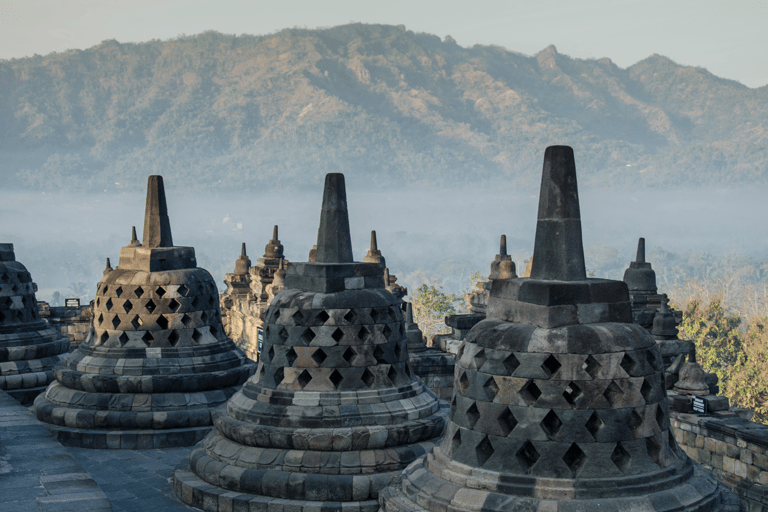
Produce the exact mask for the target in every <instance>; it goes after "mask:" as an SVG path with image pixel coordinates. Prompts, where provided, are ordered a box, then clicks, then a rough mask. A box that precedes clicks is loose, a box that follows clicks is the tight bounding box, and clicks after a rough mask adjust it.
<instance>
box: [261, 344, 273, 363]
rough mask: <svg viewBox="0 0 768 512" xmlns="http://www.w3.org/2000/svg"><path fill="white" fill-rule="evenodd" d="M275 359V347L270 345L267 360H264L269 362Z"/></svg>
mask: <svg viewBox="0 0 768 512" xmlns="http://www.w3.org/2000/svg"><path fill="white" fill-rule="evenodd" d="M274 360H275V347H274V346H272V345H270V346H269V350H267V360H266V361H264V362H265V363H266V362H268V361H269V362H272V361H274Z"/></svg>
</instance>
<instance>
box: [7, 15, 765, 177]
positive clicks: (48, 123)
mask: <svg viewBox="0 0 768 512" xmlns="http://www.w3.org/2000/svg"><path fill="white" fill-rule="evenodd" d="M606 53H607V54H609V53H610V48H606ZM767 120H768V86H766V87H762V88H760V89H749V88H747V87H745V86H743V85H741V84H739V83H737V82H733V81H729V80H724V79H721V78H718V77H716V76H714V75H712V74H710V73H709V72H707V71H706V70H704V69H701V68H693V67H684V66H680V65H677V64H675V63H674V62H672V61H671V60H669V59H667V58H665V57H662V56H659V55H653V56H651V57H648V58H647V59H645V60H643V61H641V62H638V63H637V64H635V65H633V66H631V67H629V68H627V69H622V68H619V67H617V66H616V65H614V64H613V63H612V62H611V61H610V60H609V59H608V58H604V59H599V60H581V59H572V58H570V57H568V56H565V55H561V54H559V53H557V51H556V49H555V48H554V47H552V46H550V47H548V48H545V49H544V50H542V51H541V52H540V53H539V54H537V55H535V56H532V57H529V56H525V55H522V54H519V53H515V52H512V51H508V50H505V49H503V48H499V47H492V46H474V47H472V48H464V47H461V46H459V45H457V44H456V43H455V42H454V41H453V40H452V39H451V38H450V37H446V38H445V39H443V40H441V39H440V38H438V37H437V36H433V35H429V34H417V33H413V32H411V31H408V30H405V29H404V28H403V27H395V26H383V25H363V24H353V25H346V26H341V27H335V28H330V29H318V30H303V29H287V30H283V31H281V32H278V33H275V34H271V35H266V36H247V35H244V36H231V35H223V34H219V33H215V32H206V33H203V34H200V35H197V36H191V37H182V38H178V39H175V40H171V41H151V42H147V43H141V44H120V43H118V42H117V41H114V40H110V41H104V42H103V43H102V44H100V45H98V46H96V47H93V48H90V49H87V50H71V51H67V52H64V53H58V54H51V55H47V56H35V57H31V58H24V59H13V60H0V177H2V180H3V183H4V185H5V186H17V187H20V186H24V187H36V188H42V189H57V190H61V189H64V190H66V189H93V190H103V189H110V190H114V189H120V188H130V189H140V188H142V187H143V186H144V184H145V181H146V176H147V175H148V174H150V173H162V174H164V175H165V176H166V179H170V180H173V182H174V187H179V186H180V187H187V188H191V189H209V188H211V187H215V188H220V189H234V188H238V189H241V190H242V189H246V190H247V189H255V188H259V189H263V188H265V187H267V188H279V189H295V188H302V187H304V186H308V185H310V186H315V185H316V184H317V183H318V182H319V181H320V179H321V177H322V175H323V174H324V173H326V172H330V171H341V172H345V173H346V174H347V175H348V179H351V180H356V179H361V180H362V179H364V180H365V181H366V182H369V183H372V184H375V185H377V186H402V185H403V184H406V183H434V184H436V185H447V184H455V183H457V182H458V183H467V182H479V181H488V182H494V181H497V180H504V181H505V182H507V183H512V184H519V185H525V186H528V185H534V184H535V183H537V182H538V180H539V176H540V172H541V160H542V155H543V151H544V148H545V146H547V145H549V144H555V143H560V144H570V145H572V146H574V148H575V150H576V156H577V165H578V167H579V179H580V182H581V183H582V184H602V185H617V186H624V185H632V186H637V185H664V184H687V183H691V184H721V183H729V184H734V183H738V182H742V183H744V182H751V181H753V180H757V181H759V182H761V183H766V182H768V144H767V142H768V133H767V132H766V123H767V122H768V121H767Z"/></svg>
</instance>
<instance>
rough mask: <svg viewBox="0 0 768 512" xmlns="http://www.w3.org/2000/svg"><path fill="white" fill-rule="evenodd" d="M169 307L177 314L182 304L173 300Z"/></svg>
mask: <svg viewBox="0 0 768 512" xmlns="http://www.w3.org/2000/svg"><path fill="white" fill-rule="evenodd" d="M168 307H169V308H171V311H173V312H174V313H177V312H178V311H179V308H180V307H181V304H179V301H177V300H176V299H171V301H170V302H169V303H168Z"/></svg>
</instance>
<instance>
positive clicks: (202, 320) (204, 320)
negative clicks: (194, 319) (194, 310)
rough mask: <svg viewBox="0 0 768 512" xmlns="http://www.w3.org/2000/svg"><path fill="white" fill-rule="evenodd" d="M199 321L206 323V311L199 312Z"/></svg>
mask: <svg viewBox="0 0 768 512" xmlns="http://www.w3.org/2000/svg"><path fill="white" fill-rule="evenodd" d="M200 321H201V322H203V323H204V324H207V323H208V313H206V312H205V311H203V312H202V313H200Z"/></svg>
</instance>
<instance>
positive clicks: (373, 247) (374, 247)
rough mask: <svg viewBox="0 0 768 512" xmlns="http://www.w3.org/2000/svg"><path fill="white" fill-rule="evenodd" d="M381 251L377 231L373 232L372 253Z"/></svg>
mask: <svg viewBox="0 0 768 512" xmlns="http://www.w3.org/2000/svg"><path fill="white" fill-rule="evenodd" d="M378 250H379V244H378V242H377V241H376V230H375V229H373V230H371V252H373V251H378Z"/></svg>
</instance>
